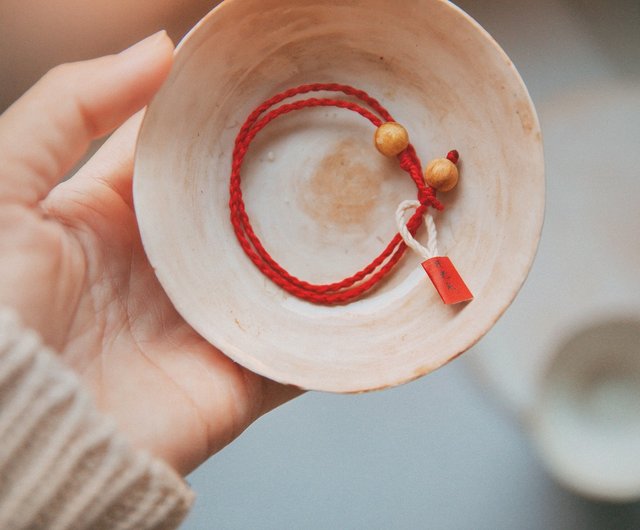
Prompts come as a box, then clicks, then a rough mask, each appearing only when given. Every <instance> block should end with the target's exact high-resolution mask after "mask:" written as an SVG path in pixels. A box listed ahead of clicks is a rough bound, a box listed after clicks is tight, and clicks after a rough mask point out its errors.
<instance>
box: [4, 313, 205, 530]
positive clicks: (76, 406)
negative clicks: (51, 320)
mask: <svg viewBox="0 0 640 530" xmlns="http://www.w3.org/2000/svg"><path fill="white" fill-rule="evenodd" d="M192 502H193V492H192V491H191V490H190V488H189V487H188V486H187V484H186V483H185V482H184V480H183V479H182V478H181V477H180V476H179V475H178V474H177V473H176V472H175V471H173V470H172V469H171V468H170V467H169V466H168V464H165V463H164V462H162V461H160V460H157V459H155V458H153V457H151V456H150V455H148V454H146V453H144V452H142V451H139V450H136V449H133V448H132V447H131V446H130V445H129V444H128V442H127V441H126V439H125V438H124V436H123V435H122V434H121V433H119V432H118V431H117V430H116V428H115V424H114V422H112V421H110V420H109V419H107V418H106V417H105V416H102V415H101V414H100V413H99V412H98V411H97V409H96V407H95V406H94V404H93V401H92V399H91V397H90V395H89V392H88V391H87V390H86V389H84V388H83V387H82V385H81V383H80V381H79V380H78V378H77V377H76V375H75V374H74V373H73V372H72V371H71V370H70V369H69V368H67V367H65V366H64V365H63V364H62V362H61V361H59V359H58V358H57V357H56V355H55V354H54V352H52V351H51V350H50V349H48V348H46V347H45V346H43V345H42V342H41V341H40V339H39V337H38V335H37V334H36V333H34V332H33V331H30V330H26V329H24V328H23V327H22V326H21V325H20V323H19V321H18V319H17V317H16V316H15V313H13V312H12V311H10V310H8V309H3V308H0V528H14V529H21V528H30V529H40V528H42V529H44V528H46V529H48V530H49V529H50V530H56V529H68V528H74V529H85V528H91V529H100V528H105V529H106V528H108V529H110V530H111V529H116V528H117V529H129V528H135V529H173V528H176V527H177V526H178V525H179V524H180V522H181V521H182V519H183V518H184V516H185V515H186V513H187V511H188V509H189V506H190V505H191V503H192Z"/></svg>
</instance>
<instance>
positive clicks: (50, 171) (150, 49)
mask: <svg viewBox="0 0 640 530" xmlns="http://www.w3.org/2000/svg"><path fill="white" fill-rule="evenodd" d="M172 58H173V43H172V42H171V40H170V39H169V37H168V36H167V34H166V32H164V31H161V32H158V33H156V34H155V35H152V36H151V37H148V38H146V39H145V40H143V41H141V42H139V43H137V44H135V45H134V46H132V47H131V48H128V49H127V50H125V51H124V52H122V53H120V54H118V55H111V56H107V57H101V58H99V59H93V60H91V61H83V62H79V63H70V64H63V65H60V66H58V67H56V68H54V69H52V70H51V71H50V72H49V73H47V74H46V75H45V76H44V77H43V78H42V79H41V80H40V81H38V83H36V84H35V85H34V86H33V87H32V88H31V89H30V90H29V91H27V92H26V94H25V95H24V96H22V97H21V98H20V99H19V100H18V101H16V102H15V103H14V104H13V105H12V106H11V107H9V108H8V109H7V110H6V112H5V113H4V114H3V115H2V116H0V164H1V166H0V167H1V169H0V201H1V202H5V203H6V202H15V203H24V204H35V203H37V202H38V201H40V200H42V199H43V198H44V197H46V195H47V194H48V192H49V191H50V190H51V188H52V187H53V186H55V185H56V183H57V182H58V181H59V180H60V178H62V176H63V175H64V174H65V173H66V172H67V171H68V170H69V169H70V168H71V167H72V166H73V165H74V164H75V163H76V162H77V161H78V160H79V159H80V158H81V157H82V155H83V154H84V153H85V151H86V150H87V148H88V146H89V143H90V142H91V140H94V139H95V138H99V137H100V136H104V135H105V134H107V133H109V132H111V131H112V130H113V129H115V128H116V127H117V126H118V125H120V124H121V123H123V122H124V121H125V120H126V119H127V118H128V117H129V116H131V115H132V114H133V113H134V112H136V111H137V110H139V109H140V108H142V107H143V106H145V105H146V104H147V103H148V102H149V100H150V99H151V97H152V96H153V95H154V94H155V92H156V91H157V90H158V88H159V87H160V85H161V84H162V82H163V81H164V79H165V78H166V76H167V74H168V73H169V70H170V69H171V63H172Z"/></svg>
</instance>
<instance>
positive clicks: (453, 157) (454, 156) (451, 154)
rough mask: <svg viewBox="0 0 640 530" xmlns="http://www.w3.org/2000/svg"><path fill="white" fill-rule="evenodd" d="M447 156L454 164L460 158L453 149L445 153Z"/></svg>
mask: <svg viewBox="0 0 640 530" xmlns="http://www.w3.org/2000/svg"><path fill="white" fill-rule="evenodd" d="M447 158H448V159H449V160H451V162H453V163H454V164H457V163H458V160H459V159H460V154H459V153H458V151H456V150H455V149H452V150H451V151H449V152H448V153H447Z"/></svg>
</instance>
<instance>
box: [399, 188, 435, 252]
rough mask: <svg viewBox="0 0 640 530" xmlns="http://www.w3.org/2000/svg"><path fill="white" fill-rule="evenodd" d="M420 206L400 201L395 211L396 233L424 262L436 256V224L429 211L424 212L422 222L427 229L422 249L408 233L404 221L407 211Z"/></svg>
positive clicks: (416, 203) (415, 203)
mask: <svg viewBox="0 0 640 530" xmlns="http://www.w3.org/2000/svg"><path fill="white" fill-rule="evenodd" d="M419 206H420V201H416V200H409V201H402V202H401V203H400V204H399V205H398V209H397V210H396V225H398V233H399V234H400V236H401V237H402V239H403V240H404V242H405V244H406V245H407V246H408V247H409V248H410V249H413V251H414V252H416V253H417V254H419V255H420V256H422V257H423V258H424V259H425V260H427V259H429V258H433V257H435V256H437V255H438V241H437V238H438V233H437V231H436V224H435V222H434V221H433V216H432V215H431V214H430V213H429V210H426V211H425V212H424V222H425V225H426V228H427V246H426V247H423V246H422V245H421V244H420V243H418V242H417V241H416V240H415V238H414V237H413V236H412V235H411V232H409V229H408V228H407V223H406V221H405V213H406V212H407V210H415V209H416V208H418V207H419Z"/></svg>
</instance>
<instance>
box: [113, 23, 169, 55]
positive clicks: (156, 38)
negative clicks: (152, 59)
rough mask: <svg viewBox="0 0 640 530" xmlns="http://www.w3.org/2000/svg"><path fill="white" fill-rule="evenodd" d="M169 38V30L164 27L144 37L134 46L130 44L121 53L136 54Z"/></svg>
mask: <svg viewBox="0 0 640 530" xmlns="http://www.w3.org/2000/svg"><path fill="white" fill-rule="evenodd" d="M166 38H168V36H167V32H166V31H165V30H164V29H161V30H160V31H158V32H156V33H154V34H153V35H149V36H148V37H147V38H146V39H142V40H141V41H140V42H136V43H135V44H134V45H133V46H130V47H129V48H127V49H126V50H123V51H122V52H120V53H121V54H130V53H131V54H135V53H138V52H140V51H142V50H146V49H148V48H154V47H155V46H156V45H157V44H158V43H159V42H160V41H163V40H164V39H166Z"/></svg>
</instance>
